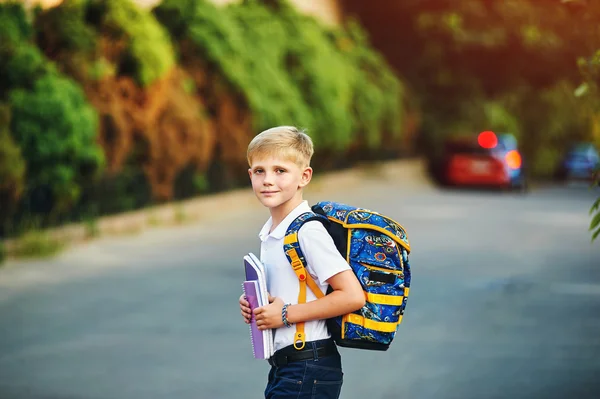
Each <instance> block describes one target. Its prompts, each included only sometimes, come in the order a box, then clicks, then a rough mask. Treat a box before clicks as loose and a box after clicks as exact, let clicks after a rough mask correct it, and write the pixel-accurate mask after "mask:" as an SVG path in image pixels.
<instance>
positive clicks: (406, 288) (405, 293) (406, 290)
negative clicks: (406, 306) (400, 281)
mask: <svg viewBox="0 0 600 399" xmlns="http://www.w3.org/2000/svg"><path fill="white" fill-rule="evenodd" d="M409 292H410V288H408V287H404V296H405V297H408V293H409Z"/></svg>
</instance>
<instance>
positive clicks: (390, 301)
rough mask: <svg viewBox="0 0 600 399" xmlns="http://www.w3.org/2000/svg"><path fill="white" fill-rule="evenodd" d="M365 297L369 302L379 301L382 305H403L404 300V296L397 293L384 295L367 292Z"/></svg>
mask: <svg viewBox="0 0 600 399" xmlns="http://www.w3.org/2000/svg"><path fill="white" fill-rule="evenodd" d="M365 297H366V299H367V301H368V302H371V303H377V304H380V305H396V306H400V305H402V301H403V300H404V297H402V296H396V295H384V294H372V293H370V292H365Z"/></svg>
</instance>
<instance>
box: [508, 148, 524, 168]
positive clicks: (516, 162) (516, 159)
mask: <svg viewBox="0 0 600 399" xmlns="http://www.w3.org/2000/svg"><path fill="white" fill-rule="evenodd" d="M504 159H505V160H506V164H507V165H508V167H509V168H511V169H519V168H520V167H521V164H522V163H523V161H522V160H521V154H519V151H517V150H512V151H509V152H508V153H506V155H505V157H504Z"/></svg>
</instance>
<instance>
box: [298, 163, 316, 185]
mask: <svg viewBox="0 0 600 399" xmlns="http://www.w3.org/2000/svg"><path fill="white" fill-rule="evenodd" d="M312 174H313V169H312V168H311V167H310V166H307V167H306V168H304V170H303V171H302V179H301V180H300V184H299V185H298V187H299V188H303V187H305V186H306V185H307V184H308V183H310V179H312Z"/></svg>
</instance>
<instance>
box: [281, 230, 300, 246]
mask: <svg viewBox="0 0 600 399" xmlns="http://www.w3.org/2000/svg"><path fill="white" fill-rule="evenodd" d="M296 241H298V233H293V234H288V235H287V236H285V237H284V238H283V243H284V244H291V243H293V242H296Z"/></svg>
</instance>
